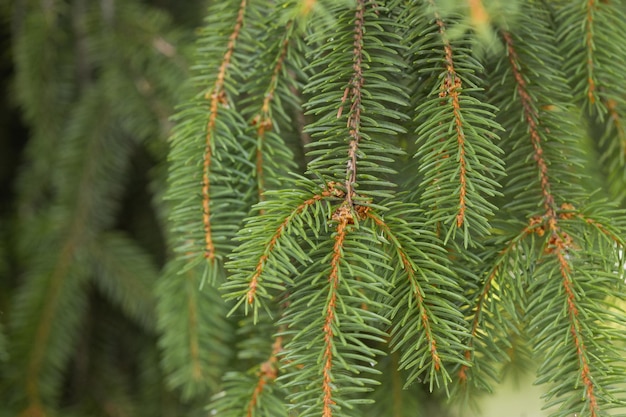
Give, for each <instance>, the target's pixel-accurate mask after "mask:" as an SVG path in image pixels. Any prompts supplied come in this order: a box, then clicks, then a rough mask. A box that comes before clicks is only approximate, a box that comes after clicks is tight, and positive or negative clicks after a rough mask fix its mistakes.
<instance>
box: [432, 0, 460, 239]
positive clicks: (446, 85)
mask: <svg viewBox="0 0 626 417" xmlns="http://www.w3.org/2000/svg"><path fill="white" fill-rule="evenodd" d="M431 5H433V6H434V3H433V1H431ZM435 21H436V23H437V26H438V27H439V34H440V35H441V39H442V41H443V45H444V50H445V63H446V71H447V74H446V76H445V77H444V78H443V81H442V82H441V87H440V92H439V97H441V98H442V100H444V103H445V100H446V98H448V97H449V98H450V100H451V101H450V102H451V105H452V113H453V115H454V125H455V130H456V137H457V146H458V148H459V150H458V158H459V183H460V190H459V210H458V212H457V215H456V225H457V227H461V226H463V223H464V222H465V207H466V201H465V195H466V193H467V161H466V158H465V132H464V131H463V125H464V122H463V119H462V118H461V104H460V100H459V95H460V94H461V89H462V88H463V83H462V81H461V77H459V76H458V74H457V73H456V69H455V64H454V56H453V51H452V45H451V44H450V40H449V39H448V36H447V34H446V26H445V24H444V23H443V20H442V19H441V16H440V15H439V13H438V12H437V11H435ZM446 156H447V155H446Z"/></svg>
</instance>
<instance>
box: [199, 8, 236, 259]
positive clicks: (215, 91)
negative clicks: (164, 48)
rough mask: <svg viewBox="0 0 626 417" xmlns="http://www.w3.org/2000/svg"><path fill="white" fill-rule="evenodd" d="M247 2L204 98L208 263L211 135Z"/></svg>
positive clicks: (211, 251)
mask: <svg viewBox="0 0 626 417" xmlns="http://www.w3.org/2000/svg"><path fill="white" fill-rule="evenodd" d="M246 6H247V0H242V1H241V4H240V6H239V12H238V13H237V20H236V22H235V27H234V28H233V31H232V33H231V35H230V37H229V38H228V46H227V47H226V53H225V54H224V57H223V59H222V63H221V64H220V67H219V69H218V72H217V78H216V80H215V84H214V86H213V88H212V89H211V90H209V91H207V93H206V95H205V98H206V99H207V100H210V107H209V120H208V122H207V126H206V137H205V142H206V143H205V148H204V155H203V161H204V162H203V164H202V209H203V215H202V221H203V224H204V240H205V254H204V257H205V258H206V259H208V260H209V261H210V262H213V260H214V259H215V245H214V243H213V236H212V234H211V203H210V200H211V192H210V188H211V180H210V172H211V160H212V158H213V148H214V146H215V145H214V143H213V134H214V131H215V124H216V121H217V116H218V111H219V106H220V105H228V101H227V98H226V91H225V90H224V82H225V79H226V76H227V71H228V67H229V65H230V62H231V58H232V56H233V52H234V50H235V44H236V42H237V38H238V37H239V34H240V32H241V28H242V27H243V23H244V15H245V11H246Z"/></svg>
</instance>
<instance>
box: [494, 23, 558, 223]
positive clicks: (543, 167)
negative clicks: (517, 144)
mask: <svg viewBox="0 0 626 417" xmlns="http://www.w3.org/2000/svg"><path fill="white" fill-rule="evenodd" d="M502 36H503V38H504V41H505V43H506V47H507V52H508V57H509V63H510V64H511V70H512V71H513V77H514V78H515V83H516V85H517V94H518V96H519V99H520V101H521V104H522V108H523V111H524V120H525V121H526V124H527V125H528V133H529V135H530V140H531V142H532V145H533V149H534V152H535V153H534V155H533V159H534V160H535V162H536V163H537V167H538V169H539V178H540V184H541V192H542V195H543V207H544V209H545V211H546V217H547V218H548V220H549V221H550V220H553V221H552V222H551V224H552V223H554V222H555V221H556V211H555V201H554V196H553V195H552V191H551V188H550V179H549V177H548V164H547V162H546V160H545V157H544V155H543V149H542V145H541V136H540V135H539V116H538V115H537V112H536V111H535V110H534V108H533V105H532V98H531V96H530V94H529V93H528V87H527V85H526V80H524V76H523V75H522V73H521V70H520V62H519V58H518V56H517V52H516V51H515V48H514V46H513V38H512V37H511V34H510V33H508V32H503V35H502ZM551 227H553V226H551Z"/></svg>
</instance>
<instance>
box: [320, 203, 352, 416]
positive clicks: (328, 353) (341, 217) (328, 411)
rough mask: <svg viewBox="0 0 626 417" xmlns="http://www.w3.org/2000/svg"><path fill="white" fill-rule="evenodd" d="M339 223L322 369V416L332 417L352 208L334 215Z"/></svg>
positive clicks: (325, 319) (324, 328)
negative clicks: (338, 314) (345, 251)
mask: <svg viewBox="0 0 626 417" xmlns="http://www.w3.org/2000/svg"><path fill="white" fill-rule="evenodd" d="M334 217H335V219H336V220H337V221H338V224H337V231H336V234H335V243H334V245H333V254H332V258H331V261H330V275H329V277H328V281H329V284H330V285H329V287H328V291H329V295H328V301H327V303H326V308H325V311H324V316H325V317H324V327H323V329H322V331H323V333H324V352H323V356H322V361H323V364H324V366H323V369H322V375H323V377H322V391H323V393H324V398H323V404H322V416H323V417H332V415H333V409H332V406H333V405H334V404H335V401H334V400H333V390H334V388H333V377H332V374H333V351H334V338H335V335H334V332H333V325H334V324H335V322H336V320H335V316H336V309H337V295H338V294H337V290H338V287H339V281H340V272H339V266H340V265H339V263H340V261H341V258H342V254H343V244H344V241H345V239H346V234H347V230H346V228H347V226H348V224H349V223H350V220H351V219H352V214H351V208H350V207H349V206H348V205H347V204H345V203H344V204H343V205H342V206H341V207H340V209H339V210H338V211H337V213H335V215H334Z"/></svg>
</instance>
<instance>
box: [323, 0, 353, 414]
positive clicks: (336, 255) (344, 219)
mask: <svg viewBox="0 0 626 417" xmlns="http://www.w3.org/2000/svg"><path fill="white" fill-rule="evenodd" d="M361 6H362V4H361ZM357 14H358V12H357ZM347 198H348V197H346V199H347ZM347 201H348V200H346V202H347ZM349 204H350V203H348V202H347V203H346V204H344V205H342V206H341V207H340V208H339V210H338V212H337V213H336V220H337V230H336V232H335V237H334V239H335V243H334V245H333V253H332V258H331V261H330V275H329V277H328V281H329V283H330V285H329V286H328V291H329V294H328V301H327V302H326V308H325V311H324V327H323V330H322V331H323V332H324V351H323V356H322V362H323V369H322V373H323V378H322V391H323V393H324V398H323V407H322V416H323V417H332V415H333V406H334V405H335V401H333V391H334V390H335V389H334V388H333V376H332V374H333V351H334V350H335V348H334V344H335V342H334V338H335V335H334V330H333V327H334V326H335V325H336V324H337V323H336V318H335V314H336V309H337V296H338V294H337V289H338V287H339V281H340V276H339V274H340V272H339V262H340V261H341V259H342V253H343V244H344V240H345V238H346V234H347V230H346V227H347V226H348V223H349V220H350V219H351V218H352V215H351V209H350V206H349Z"/></svg>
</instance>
